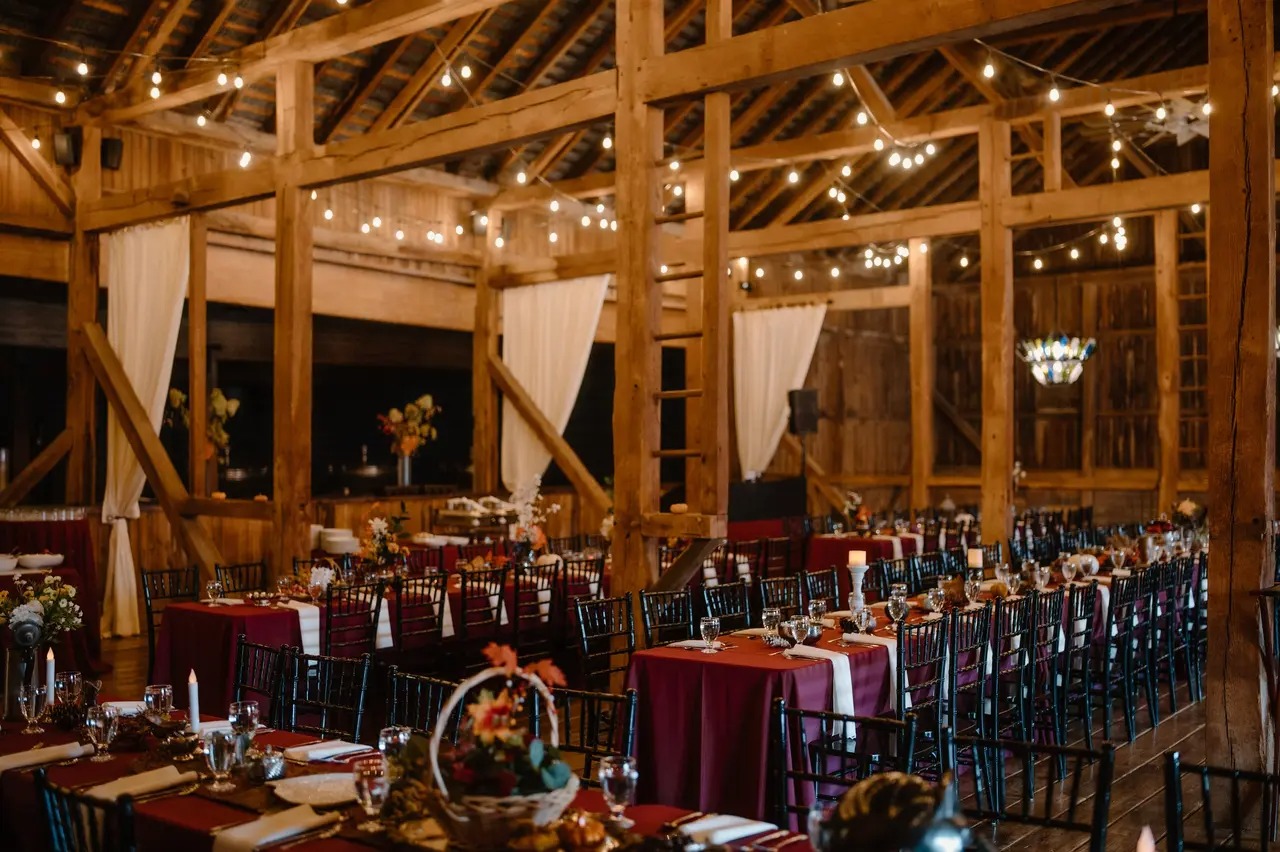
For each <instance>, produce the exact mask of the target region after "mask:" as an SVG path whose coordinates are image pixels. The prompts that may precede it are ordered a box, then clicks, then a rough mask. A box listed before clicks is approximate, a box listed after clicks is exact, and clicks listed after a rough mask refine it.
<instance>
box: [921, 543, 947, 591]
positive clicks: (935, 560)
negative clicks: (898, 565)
mask: <svg viewBox="0 0 1280 852" xmlns="http://www.w3.org/2000/svg"><path fill="white" fill-rule="evenodd" d="M915 566H916V582H917V584H918V586H919V590H920V591H923V590H925V589H931V588H933V587H934V586H936V585H938V580H939V579H940V578H942V577H947V576H950V575H951V572H950V571H948V570H947V560H946V558H945V557H944V556H943V555H942V554H941V553H938V552H936V551H935V552H933V553H920V554H917V555H916V557H915Z"/></svg>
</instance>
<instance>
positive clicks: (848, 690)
mask: <svg viewBox="0 0 1280 852" xmlns="http://www.w3.org/2000/svg"><path fill="white" fill-rule="evenodd" d="M782 656H784V657H787V658H788V659H795V658H796V657H805V658H808V659H811V660H826V661H827V662H828V663H830V664H831V709H832V710H833V711H835V712H836V713H843V714H844V715H846V716H852V715H854V713H855V712H856V711H855V709H854V706H853V673H852V670H851V669H850V668H849V655H848V654H842V653H840V652H839V651H833V650H831V649H830V648H817V647H814V646H812V645H796V646H795V647H793V648H788V649H787V650H785V651H783V652H782ZM720 842H728V841H720Z"/></svg>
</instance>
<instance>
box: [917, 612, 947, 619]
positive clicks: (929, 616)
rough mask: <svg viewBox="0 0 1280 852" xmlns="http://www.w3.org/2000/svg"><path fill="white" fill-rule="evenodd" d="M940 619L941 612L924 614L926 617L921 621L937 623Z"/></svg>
mask: <svg viewBox="0 0 1280 852" xmlns="http://www.w3.org/2000/svg"><path fill="white" fill-rule="evenodd" d="M939 618H942V613H940V612H926V613H925V614H924V617H923V618H921V619H920V620H921V621H937V620H938V619H939Z"/></svg>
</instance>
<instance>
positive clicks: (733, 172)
mask: <svg viewBox="0 0 1280 852" xmlns="http://www.w3.org/2000/svg"><path fill="white" fill-rule="evenodd" d="M740 177H742V175H740V174H738V170H737V169H730V170H729V180H730V181H732V182H733V183H737V182H738V178H740Z"/></svg>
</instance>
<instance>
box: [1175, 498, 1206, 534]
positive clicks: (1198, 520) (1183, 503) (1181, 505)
mask: <svg viewBox="0 0 1280 852" xmlns="http://www.w3.org/2000/svg"><path fill="white" fill-rule="evenodd" d="M1207 518H1208V512H1207V511H1205V508H1204V507H1203V506H1201V505H1200V504H1199V503H1197V502H1196V501H1195V500H1192V499H1191V498H1189V497H1183V498H1182V499H1181V500H1179V501H1178V502H1177V503H1176V504H1175V505H1174V507H1173V522H1174V523H1175V524H1177V525H1178V526H1180V527H1191V528H1193V529H1195V530H1200V529H1203V528H1204V526H1205V521H1206V519H1207Z"/></svg>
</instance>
